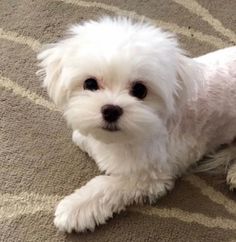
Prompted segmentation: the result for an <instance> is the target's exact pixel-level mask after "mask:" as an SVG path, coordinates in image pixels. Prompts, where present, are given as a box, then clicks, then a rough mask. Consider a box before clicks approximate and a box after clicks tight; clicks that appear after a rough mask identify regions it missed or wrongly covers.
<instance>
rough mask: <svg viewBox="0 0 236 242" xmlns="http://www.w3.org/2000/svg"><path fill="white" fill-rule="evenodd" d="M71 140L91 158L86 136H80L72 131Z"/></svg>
mask: <svg viewBox="0 0 236 242" xmlns="http://www.w3.org/2000/svg"><path fill="white" fill-rule="evenodd" d="M72 140H73V142H74V144H75V145H77V146H79V148H80V149H81V150H82V151H84V152H86V153H88V155H89V156H92V155H91V149H90V146H89V142H88V138H87V137H86V136H84V135H82V134H81V133H80V132H79V131H78V130H74V131H73V134H72Z"/></svg>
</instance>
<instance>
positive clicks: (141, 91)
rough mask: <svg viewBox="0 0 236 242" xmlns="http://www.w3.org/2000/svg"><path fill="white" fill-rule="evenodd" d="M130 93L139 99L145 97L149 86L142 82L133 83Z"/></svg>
mask: <svg viewBox="0 0 236 242" xmlns="http://www.w3.org/2000/svg"><path fill="white" fill-rule="evenodd" d="M130 94H131V95H132V96H134V97H137V98H138V99H144V98H145V97H146V96H147V88H146V86H145V85H144V84H143V83H142V82H135V83H133V85H132V88H131V90H130Z"/></svg>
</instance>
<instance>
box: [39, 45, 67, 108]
mask: <svg viewBox="0 0 236 242" xmlns="http://www.w3.org/2000/svg"><path fill="white" fill-rule="evenodd" d="M62 59H63V52H62V50H61V49H60V46H59V44H53V45H48V46H46V48H45V49H44V50H43V51H42V52H41V53H39V54H38V60H39V61H40V64H39V66H40V68H41V69H40V70H39V71H38V72H37V75H39V76H40V77H41V78H42V79H43V86H44V87H46V88H47V91H48V94H49V96H50V98H51V99H52V100H53V101H54V103H55V104H56V105H57V106H58V107H63V104H64V103H65V99H66V95H67V90H66V88H65V86H64V85H63V80H62V78H61V73H62Z"/></svg>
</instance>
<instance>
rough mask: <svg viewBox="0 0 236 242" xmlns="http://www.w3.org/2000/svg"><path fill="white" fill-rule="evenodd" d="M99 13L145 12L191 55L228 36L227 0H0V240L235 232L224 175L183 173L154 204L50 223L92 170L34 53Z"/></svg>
mask: <svg viewBox="0 0 236 242" xmlns="http://www.w3.org/2000/svg"><path fill="white" fill-rule="evenodd" d="M102 15H125V16H132V17H133V18H134V19H142V18H146V19H149V20H150V21H152V22H154V23H155V24H157V25H159V26H162V27H164V28H166V29H168V30H170V31H172V32H174V33H176V34H177V36H178V38H179V39H180V41H181V43H182V46H183V47H184V48H186V49H187V50H188V51H189V53H190V54H191V55H192V56H197V55H200V54H203V53H206V52H208V51H212V50H216V49H218V48H223V47H226V46H230V45H233V44H235V42H236V33H235V31H236V1H235V0H224V1H222V0H214V1H213V0H173V1H171V0H136V1H134V0H99V2H94V1H79V0H54V1H50V0H31V1H30V0H17V1H14V0H1V1H0V129H1V130H0V241H1V242H2V241H14V242H18V241H20V242H25V241H49V242H53V241H98V242H99V241H102V242H105V241H112V242H113V241H114V242H115V241H135V242H139V241H198V242H199V241H231V242H232V241H236V203H235V201H236V195H235V193H233V192H229V191H228V190H227V186H226V184H225V182H224V177H223V176H214V177H212V176H209V175H204V176H196V175H191V176H187V177H184V178H183V179H181V180H179V181H178V182H177V184H176V188H175V189H174V190H173V192H171V193H170V194H169V195H167V196H166V197H164V198H162V199H160V200H159V201H158V202H157V203H156V204H155V205H153V206H149V205H145V206H132V207H130V208H128V209H127V211H126V212H122V213H121V214H119V215H115V216H114V218H113V219H111V220H110V221H109V222H108V223H107V224H106V225H104V226H100V227H99V228H97V229H96V230H95V232H94V233H86V234H71V235H67V234H62V233H59V232H57V230H56V229H55V228H54V226H53V223H52V221H53V212H54V207H55V205H56V203H57V202H58V201H59V200H60V199H61V197H63V196H65V195H67V194H70V193H71V192H73V190H74V189H76V188H79V187H80V186H81V185H83V184H85V183H86V182H87V181H88V180H89V179H91V178H92V177H94V176H95V175H96V174H99V172H98V170H97V168H96V165H95V164H94V162H93V161H92V160H91V159H90V158H88V156H87V155H86V154H84V153H83V152H81V151H80V150H79V148H78V147H76V146H74V145H73V143H72V141H71V130H69V129H68V128H67V127H66V124H65V121H64V120H63V118H62V117H61V114H60V113H59V112H58V111H57V110H56V109H55V107H54V106H53V104H52V103H51V102H50V101H49V100H48V97H47V94H46V92H45V90H43V89H42V88H41V84H40V82H39V81H38V79H37V77H36V76H35V72H36V70H37V61H36V53H37V52H38V50H39V49H40V48H41V45H42V44H44V43H49V42H52V41H55V40H57V39H58V38H60V37H61V36H63V33H64V32H65V30H66V29H67V27H68V26H70V25H71V24H72V23H77V22H80V21H82V20H86V19H96V18H97V17H99V16H102ZM144 16H145V17H144Z"/></svg>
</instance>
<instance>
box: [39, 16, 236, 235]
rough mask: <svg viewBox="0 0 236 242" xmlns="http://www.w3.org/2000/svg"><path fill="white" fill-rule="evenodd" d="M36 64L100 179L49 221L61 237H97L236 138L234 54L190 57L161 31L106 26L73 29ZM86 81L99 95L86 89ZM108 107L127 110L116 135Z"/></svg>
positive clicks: (235, 179)
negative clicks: (136, 91)
mask: <svg viewBox="0 0 236 242" xmlns="http://www.w3.org/2000/svg"><path fill="white" fill-rule="evenodd" d="M39 59H40V61H41V67H42V70H41V72H43V73H44V74H45V75H44V86H45V87H46V88H47V90H48V93H49V95H50V97H51V98H52V100H53V101H54V102H55V103H56V104H57V105H58V106H59V107H61V108H62V110H63V111H64V115H65V118H66V120H67V122H68V124H69V125H70V126H71V127H72V129H73V130H74V132H73V141H74V142H75V143H76V144H77V145H79V146H80V148H81V149H82V150H84V151H85V152H87V153H88V154H89V155H90V156H91V157H92V158H93V159H94V160H95V161H96V163H97V165H98V167H99V169H100V170H101V171H103V172H105V175H100V176H97V177H95V178H93V179H92V180H91V181H89V182H88V183H87V184H86V185H85V186H83V187H82V188H80V189H79V190H76V191H75V192H74V193H73V194H71V195H69V196H67V197H65V198H64V199H63V200H62V201H61V202H60V203H59V205H58V207H57V209H56V212H55V220H54V223H55V225H56V226H57V227H58V228H59V229H60V230H62V231H67V232H71V231H72V230H76V231H78V232H80V231H85V230H86V229H89V230H93V229H94V228H95V226H96V225H98V224H103V223H105V221H106V220H107V219H108V218H110V217H112V215H113V213H116V212H120V211H121V210H123V209H124V208H125V207H126V206H127V205H130V204H132V203H134V202H141V201H143V200H144V199H146V198H147V199H148V200H149V201H150V202H153V201H155V200H156V199H157V198H158V197H160V196H163V195H164V194H166V192H167V191H168V190H170V189H172V188H173V186H174V181H175V179H176V178H177V177H178V176H180V175H181V174H183V172H185V171H186V170H187V169H188V168H189V167H190V166H191V165H193V164H195V163H196V162H197V161H198V160H199V159H201V158H202V157H203V156H204V155H205V154H208V153H210V152H213V151H214V150H216V149H217V148H218V147H219V146H220V145H221V144H230V143H231V142H232V141H233V139H234V138H235V135H236V108H235V105H236V47H231V48H228V49H224V50H220V51H216V52H214V53H210V54H208V55H205V56H202V57H199V58H196V59H191V58H189V57H187V56H185V55H184V52H183V51H182V49H181V48H180V47H179V45H178V42H177V40H176V38H175V36H173V35H172V34H170V33H168V32H164V31H163V30H161V29H160V28H156V27H154V26H152V25H151V24H148V23H133V22H132V21H131V20H128V19H124V18H117V19H111V18H103V19H101V20H100V21H98V22H95V21H90V22H86V23H83V24H81V25H75V26H74V27H72V28H71V34H70V36H69V37H68V38H67V39H65V40H62V41H60V42H58V43H56V44H54V45H50V46H49V47H48V48H47V49H46V50H44V51H42V53H40V54H39ZM89 77H93V78H96V79H97V81H98V85H99V90H97V91H88V90H84V89H83V83H84V81H85V80H86V79H87V78H89ZM135 81H142V83H143V84H144V85H146V87H147V89H148V93H147V96H146V97H145V98H144V99H143V100H139V99H138V98H136V97H133V96H132V95H130V88H131V85H132V83H133V82H135ZM106 104H113V105H118V106H120V107H121V108H122V109H123V114H122V116H121V117H120V119H119V120H118V121H117V122H116V124H114V125H116V126H117V127H118V128H119V130H118V131H116V132H111V131H108V130H104V129H103V128H104V126H106V122H105V121H104V120H103V117H102V114H101V108H102V106H103V105H106ZM225 162H226V161H225ZM227 162H228V160H227ZM213 163H214V162H213ZM213 163H211V165H210V168H212V167H214V166H215V164H213ZM221 163H222V162H221ZM232 167H233V169H234V170H232V169H230V171H231V173H229V176H228V182H229V183H230V185H231V188H234V187H235V186H236V171H235V165H234V166H232ZM68 175H69V174H68Z"/></svg>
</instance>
